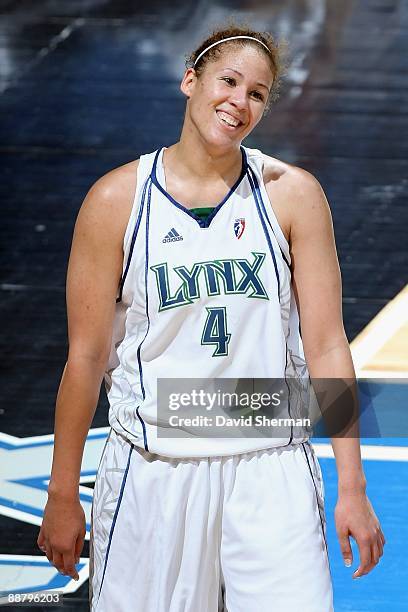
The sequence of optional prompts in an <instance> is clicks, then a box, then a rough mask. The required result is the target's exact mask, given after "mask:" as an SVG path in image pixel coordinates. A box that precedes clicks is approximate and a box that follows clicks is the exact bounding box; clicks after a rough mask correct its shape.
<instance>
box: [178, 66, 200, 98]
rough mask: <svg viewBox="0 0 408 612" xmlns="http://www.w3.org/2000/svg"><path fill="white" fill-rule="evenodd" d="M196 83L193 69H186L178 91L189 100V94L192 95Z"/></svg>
mask: <svg viewBox="0 0 408 612" xmlns="http://www.w3.org/2000/svg"><path fill="white" fill-rule="evenodd" d="M196 82H197V75H196V71H195V70H194V68H187V70H186V71H185V73H184V76H183V79H182V81H181V83H180V90H181V91H182V93H183V94H184V95H185V96H187V98H190V96H191V94H192V93H193V91H194V87H195V84H196Z"/></svg>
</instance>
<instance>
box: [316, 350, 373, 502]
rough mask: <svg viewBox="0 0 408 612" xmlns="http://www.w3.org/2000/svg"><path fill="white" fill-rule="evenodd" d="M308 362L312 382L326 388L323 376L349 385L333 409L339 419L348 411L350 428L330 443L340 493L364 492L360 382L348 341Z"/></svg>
mask: <svg viewBox="0 0 408 612" xmlns="http://www.w3.org/2000/svg"><path fill="white" fill-rule="evenodd" d="M307 365H308V370H309V374H310V377H311V379H312V382H313V381H314V380H316V381H320V382H321V384H322V385H323V386H326V388H329V386H328V385H327V383H326V382H325V381H321V379H326V380H328V381H329V385H330V386H333V388H335V387H336V385H337V381H345V383H346V385H350V386H349V391H348V395H347V394H346V398H348V399H347V400H346V401H340V402H337V403H336V406H335V409H334V412H335V415H334V421H336V422H338V421H340V422H341V421H342V415H341V414H339V411H340V410H344V411H347V416H346V421H347V427H346V428H345V429H344V431H343V432H342V433H341V435H340V437H337V436H336V437H332V438H331V444H332V447H333V452H334V456H335V459H336V467H337V474H338V487H339V492H342V491H364V490H365V486H366V479H365V476H364V471H363V467H362V463H361V451H360V438H359V421H358V397H357V385H356V384H355V371H354V366H353V361H352V357H351V352H350V348H349V345H348V343H347V342H346V341H344V342H341V343H339V344H338V345H337V346H335V347H333V348H331V349H330V350H328V351H324V352H323V351H322V352H321V353H320V354H314V355H313V356H308V357H307ZM330 381H333V382H330ZM341 384H342V383H341ZM313 386H315V384H314V383H313ZM351 410H353V412H354V414H352V413H351Z"/></svg>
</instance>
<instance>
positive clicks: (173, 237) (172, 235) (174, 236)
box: [162, 227, 183, 242]
mask: <svg viewBox="0 0 408 612" xmlns="http://www.w3.org/2000/svg"><path fill="white" fill-rule="evenodd" d="M179 240H183V236H180V234H179V233H178V231H177V230H176V229H174V227H172V228H171V230H170V231H169V232H168V233H167V234H166V236H165V237H164V238H163V240H162V242H178V241H179Z"/></svg>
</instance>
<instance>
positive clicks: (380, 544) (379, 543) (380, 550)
mask: <svg viewBox="0 0 408 612" xmlns="http://www.w3.org/2000/svg"><path fill="white" fill-rule="evenodd" d="M377 546H378V554H379V556H380V557H382V556H383V554H384V546H383V541H382V538H381V537H380V535H379V536H378V538H377Z"/></svg>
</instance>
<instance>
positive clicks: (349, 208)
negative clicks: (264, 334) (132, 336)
mask: <svg viewBox="0 0 408 612" xmlns="http://www.w3.org/2000/svg"><path fill="white" fill-rule="evenodd" d="M230 15H234V16H235V17H236V18H237V19H240V20H250V22H251V23H252V24H253V25H254V26H255V27H256V28H259V29H268V30H270V31H272V32H273V33H275V34H276V35H277V36H279V37H284V38H286V40H287V41H288V43H289V55H290V59H291V64H290V68H289V70H288V74H287V77H286V80H285V84H284V86H283V89H282V93H281V98H280V100H279V101H278V102H277V103H276V104H275V105H274V106H273V107H272V110H271V112H270V113H269V115H268V116H267V117H266V118H265V119H264V120H263V122H261V124H260V125H259V126H258V128H257V129H256V131H254V132H253V133H252V134H251V136H250V137H249V138H248V139H247V140H246V141H245V142H244V144H246V145H247V146H249V147H256V148H260V149H262V150H263V151H265V152H266V153H268V154H270V155H273V156H275V157H278V158H281V159H283V160H285V161H288V162H290V163H293V164H296V165H299V166H301V167H303V168H306V169H307V170H309V171H310V172H312V173H313V174H314V175H315V176H316V177H317V178H318V179H319V181H320V182H321V184H322V186H323V188H324V190H325V192H326V195H327V197H328V200H329V202H330V205H331V210H332V214H333V222H334V228H335V234H336V243H337V249H338V254H339V260H340V266H341V270H342V276H343V313H344V321H345V327H346V332H347V335H348V338H349V340H350V342H351V348H352V353H353V359H354V363H355V367H356V371H357V375H358V378H359V380H360V392H361V396H362V399H363V402H364V406H366V407H367V408H366V410H365V412H364V419H365V420H364V428H363V439H362V443H363V446H362V453H363V458H364V469H365V472H366V476H367V480H368V495H369V497H370V499H371V501H372V503H373V505H374V508H375V510H376V512H377V514H378V517H379V519H380V521H381V524H382V527H383V531H384V534H385V537H386V540H387V544H386V547H385V554H384V556H383V558H382V559H381V562H380V564H379V566H378V567H377V568H376V569H375V570H374V571H372V572H371V573H370V574H369V575H368V576H364V577H363V578H361V579H359V580H356V581H354V580H352V578H351V575H352V573H353V571H354V569H356V567H357V560H358V552H357V550H356V548H355V546H354V548H353V550H354V555H355V562H354V563H353V567H352V568H345V567H344V566H343V563H342V559H341V556H340V552H339V546H338V542H337V537H336V533H335V528H334V520H333V511H334V506H335V501H336V487H337V481H336V472H335V464H334V459H333V455H332V452H331V446H330V444H329V440H328V439H322V438H316V440H315V445H316V451H317V454H318V456H319V458H320V462H321V466H322V470H323V473H324V478H325V489H326V514H327V519H328V536H329V553H330V563H331V569H332V574H333V583H334V592H335V610H336V612H346V611H347V612H379V611H387V612H388V611H392V612H402V611H405V610H407V609H408V595H407V590H406V580H407V577H408V561H407V554H406V547H407V543H408V521H407V517H408V416H407V412H408V410H407V409H408V401H407V398H408V393H407V391H408V386H407V385H408V355H407V345H408V289H407V263H408V253H407V238H406V235H407V231H406V228H407V221H408V213H407V204H406V202H407V196H408V144H407V143H408V139H407V129H408V111H407V109H408V76H407V71H406V57H407V52H408V37H407V32H408V2H407V1H406V0H343V1H342V2H334V1H332V0H276V1H273V2H271V1H269V0H268V1H266V0H253V1H250V0H237V1H236V2H229V1H227V0H225V1H218V2H215V1H203V0H198V1H197V0H195V1H194V2H193V1H189V0H183V1H182V2H179V3H175V4H174V3H168V2H164V1H154V0H153V1H151V2H144V1H142V0H141V1H139V2H130V1H128V0H116V1H115V2H113V0H81V1H78V0H70V1H68V0H54V1H52V0H38V1H37V2H35V3H33V2H29V1H28V0H20V1H19V2H16V1H12V0H0V17H1V19H0V92H1V95H0V110H1V126H0V156H1V178H2V180H1V182H0V193H1V210H2V222H1V224H0V235H1V246H2V249H1V253H0V262H1V281H0V282H1V285H0V291H1V293H0V295H1V303H0V308H1V316H2V326H1V331H0V348H1V352H0V360H1V376H2V384H1V389H2V393H1V402H0V432H1V433H0V479H1V484H0V528H1V532H0V534H1V535H0V593H2V594H3V595H5V594H7V593H8V592H16V591H17V592H30V591H33V590H38V589H40V588H43V589H50V588H54V589H60V590H62V591H64V601H65V604H64V609H65V610H67V611H69V610H78V611H85V610H87V609H88V605H87V590H88V557H89V545H88V541H87V542H86V544H85V547H84V550H83V554H82V559H81V563H80V571H79V573H80V581H79V583H76V582H73V581H71V580H69V579H67V578H66V577H64V576H61V575H59V574H57V572H56V571H55V570H54V569H53V568H52V567H51V566H50V565H49V564H48V562H47V560H46V558H45V557H44V556H42V555H41V554H40V551H39V550H38V549H37V547H36V538H37V534H38V528H39V525H40V523H41V518H42V511H43V507H44V504H45V500H46V488H47V479H48V477H49V473H50V461H51V456H52V455H51V454H52V431H53V412H54V402H55V396H56V392H57V387H58V384H59V380H60V377H61V373H62V370H63V367H64V364H65V359H66V355H67V335H66V316H65V286H64V285H65V274H66V265H67V260H68V255H69V248H70V242H71V238H72V230H73V226H74V222H75V218H76V214H77V212H78V209H79V207H80V205H81V202H82V200H83V198H84V196H85V194H86V192H87V190H88V189H89V187H90V186H91V185H92V183H93V182H94V181H95V180H96V179H97V178H98V177H100V176H101V175H102V174H104V173H105V172H107V171H108V170H110V169H112V168H114V167H116V166H119V165H121V164H124V163H126V162H128V161H130V160H133V159H136V158H137V157H139V155H140V154H142V153H144V152H149V151H153V150H155V149H157V148H158V147H161V146H163V145H169V144H171V143H173V142H175V141H176V140H177V138H178V133H179V128H180V126H181V121H182V114H183V109H184V100H183V98H182V95H181V94H180V92H179V89H178V83H179V80H180V78H181V76H182V74H183V67H184V56H185V55H186V54H188V53H189V52H190V51H191V50H192V49H194V47H195V45H196V43H197V42H199V41H200V40H201V39H202V38H203V37H204V36H205V35H206V33H207V31H208V30H209V29H211V27H212V26H216V25H218V24H219V23H220V22H221V23H222V22H224V21H225V20H226V19H228V17H229V16H230ZM106 432H107V402H106V398H105V396H104V392H103V391H102V392H101V397H100V402H99V405H98V409H97V412H96V415H95V419H94V422H93V425H92V430H91V432H90V435H89V438H88V441H87V445H86V451H85V456H84V461H83V466H82V474H81V500H82V503H83V506H84V509H85V512H86V516H87V522H88V525H89V514H90V506H91V500H92V486H93V482H94V479H95V473H96V467H97V463H98V458H99V455H100V452H101V449H102V446H103V442H104V439H105V437H106ZM47 609H52V608H47ZM272 609H273V607H272V606H271V610H272Z"/></svg>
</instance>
